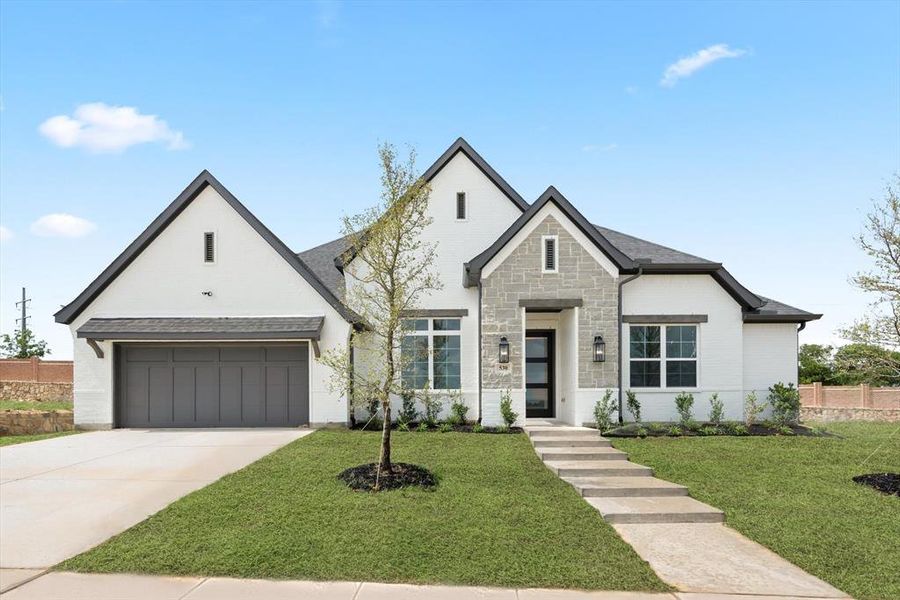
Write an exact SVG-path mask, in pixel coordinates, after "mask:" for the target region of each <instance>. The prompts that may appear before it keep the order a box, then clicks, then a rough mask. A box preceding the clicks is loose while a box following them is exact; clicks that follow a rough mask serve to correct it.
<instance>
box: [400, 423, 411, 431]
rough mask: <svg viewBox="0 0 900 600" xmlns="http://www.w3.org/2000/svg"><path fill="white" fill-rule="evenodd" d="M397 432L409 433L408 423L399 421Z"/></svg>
mask: <svg viewBox="0 0 900 600" xmlns="http://www.w3.org/2000/svg"><path fill="white" fill-rule="evenodd" d="M397 431H409V423H407V422H406V421H400V422H399V423H397Z"/></svg>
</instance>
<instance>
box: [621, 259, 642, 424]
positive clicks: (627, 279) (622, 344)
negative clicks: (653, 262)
mask: <svg viewBox="0 0 900 600" xmlns="http://www.w3.org/2000/svg"><path fill="white" fill-rule="evenodd" d="M637 267H638V271H637V273H635V274H634V275H631V276H630V277H626V278H625V279H622V280H620V281H619V331H618V332H617V333H616V336H617V337H618V339H619V357H618V358H619V372H618V378H619V425H621V424H622V423H624V422H625V421H624V419H623V418H622V406H623V404H622V354H623V352H624V350H623V346H624V339H623V337H624V336H623V335H622V325H623V324H624V323H625V321H624V317H623V315H622V287H623V286H624V285H625V284H626V283H628V282H629V281H633V280H635V279H637V278H638V277H640V276H641V275H643V273H644V265H642V264H640V263H638V264H637Z"/></svg>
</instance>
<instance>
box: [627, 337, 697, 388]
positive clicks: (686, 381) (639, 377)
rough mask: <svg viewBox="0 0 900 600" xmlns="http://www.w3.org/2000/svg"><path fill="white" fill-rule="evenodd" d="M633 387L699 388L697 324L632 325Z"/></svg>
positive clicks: (631, 369)
mask: <svg viewBox="0 0 900 600" xmlns="http://www.w3.org/2000/svg"><path fill="white" fill-rule="evenodd" d="M629 356H630V358H631V362H630V367H631V368H630V371H631V378H630V383H631V387H636V388H653V387H662V382H663V381H665V382H666V383H665V387H667V388H693V387H697V326H696V325H667V326H665V327H662V326H660V325H632V326H631V329H630V333H629Z"/></svg>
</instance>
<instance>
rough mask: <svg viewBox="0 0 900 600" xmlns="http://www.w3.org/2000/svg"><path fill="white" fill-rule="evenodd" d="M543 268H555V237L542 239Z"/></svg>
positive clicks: (549, 269)
mask: <svg viewBox="0 0 900 600" xmlns="http://www.w3.org/2000/svg"><path fill="white" fill-rule="evenodd" d="M544 270H545V271H555V270H556V239H554V238H547V239H545V240H544Z"/></svg>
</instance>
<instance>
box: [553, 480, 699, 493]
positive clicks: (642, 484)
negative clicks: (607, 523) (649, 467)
mask: <svg viewBox="0 0 900 600" xmlns="http://www.w3.org/2000/svg"><path fill="white" fill-rule="evenodd" d="M564 481H566V482H567V483H569V484H570V485H572V487H574V488H575V489H576V490H578V492H579V493H580V494H581V495H582V496H584V497H585V498H614V497H622V496H625V497H629V498H635V497H641V498H645V497H649V496H687V493H688V491H687V488H686V487H684V486H683V485H678V484H677V483H672V482H670V481H663V480H662V479H656V478H655V477H565V478H564Z"/></svg>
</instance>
